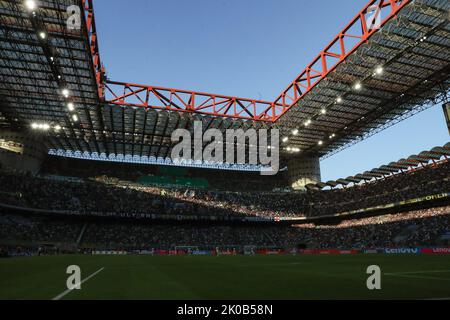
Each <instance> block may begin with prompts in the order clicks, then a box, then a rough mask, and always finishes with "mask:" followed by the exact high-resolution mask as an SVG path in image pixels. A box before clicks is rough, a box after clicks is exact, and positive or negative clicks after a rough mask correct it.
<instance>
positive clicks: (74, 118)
mask: <svg viewBox="0 0 450 320" xmlns="http://www.w3.org/2000/svg"><path fill="white" fill-rule="evenodd" d="M72 120H73V121H75V122H78V116H77V115H76V114H74V115H73V116H72Z"/></svg>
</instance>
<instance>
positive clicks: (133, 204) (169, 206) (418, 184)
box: [0, 162, 450, 218]
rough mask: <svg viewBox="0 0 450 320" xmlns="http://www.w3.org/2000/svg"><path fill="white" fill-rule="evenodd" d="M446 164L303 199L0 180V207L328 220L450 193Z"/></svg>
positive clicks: (11, 176)
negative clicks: (330, 216)
mask: <svg viewBox="0 0 450 320" xmlns="http://www.w3.org/2000/svg"><path fill="white" fill-rule="evenodd" d="M449 172H450V164H449V163H448V162H447V163H444V164H441V165H440V166H437V167H431V166H430V167H427V168H424V169H422V170H418V171H416V172H412V173H407V174H406V173H405V174H400V175H396V176H392V177H390V178H388V179H384V180H377V181H374V182H371V183H366V184H362V185H356V186H352V187H349V188H344V189H336V190H324V191H308V192H303V193H263V192H250V191H249V190H243V191H242V192H219V191H207V190H194V189H192V190H187V189H164V188H161V187H151V186H143V185H138V184H132V183H123V181H120V180H116V179H105V180H100V181H98V180H89V179H88V180H80V181H77V180H73V179H72V180H66V181H62V179H54V177H53V178H52V179H50V178H49V177H47V178H40V177H32V176H29V175H20V174H17V173H12V172H2V174H1V175H0V203H1V204H7V205H14V206H19V207H27V208H33V209H44V210H51V211H74V212H79V213H81V214H82V213H91V212H102V213H113V214H114V213H117V214H123V213H126V214H159V215H195V216H199V215H200V216H204V215H212V216H245V217H263V218H277V217H305V216H320V215H332V214H336V213H343V212H349V211H352V210H358V209H366V208H371V207H375V206H378V205H385V204H391V203H397V202H400V201H403V200H410V199H415V198H418V197H422V196H430V195H436V194H439V193H447V192H450V174H449Z"/></svg>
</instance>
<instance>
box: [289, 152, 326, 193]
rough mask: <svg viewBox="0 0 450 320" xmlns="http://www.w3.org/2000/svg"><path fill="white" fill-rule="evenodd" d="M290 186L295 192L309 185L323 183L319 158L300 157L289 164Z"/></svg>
mask: <svg viewBox="0 0 450 320" xmlns="http://www.w3.org/2000/svg"><path fill="white" fill-rule="evenodd" d="M288 176H289V184H290V186H291V187H292V188H293V189H294V190H300V189H303V188H304V187H305V186H306V185H307V184H310V183H317V182H320V181H321V174H320V159H319V157H318V156H310V155H309V156H300V157H297V158H293V159H291V160H290V161H289V162H288Z"/></svg>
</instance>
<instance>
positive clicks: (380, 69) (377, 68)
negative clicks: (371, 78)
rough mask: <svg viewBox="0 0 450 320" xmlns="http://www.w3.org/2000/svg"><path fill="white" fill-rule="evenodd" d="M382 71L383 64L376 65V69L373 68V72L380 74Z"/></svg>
mask: <svg viewBox="0 0 450 320" xmlns="http://www.w3.org/2000/svg"><path fill="white" fill-rule="evenodd" d="M383 71H384V68H383V66H378V67H376V69H375V74H376V75H379V76H380V75H382V74H383Z"/></svg>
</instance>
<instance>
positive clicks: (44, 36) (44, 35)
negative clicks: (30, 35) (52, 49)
mask: <svg viewBox="0 0 450 320" xmlns="http://www.w3.org/2000/svg"><path fill="white" fill-rule="evenodd" d="M39 37H40V38H41V39H43V40H45V39H46V38H47V33H45V31H41V32H39Z"/></svg>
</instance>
